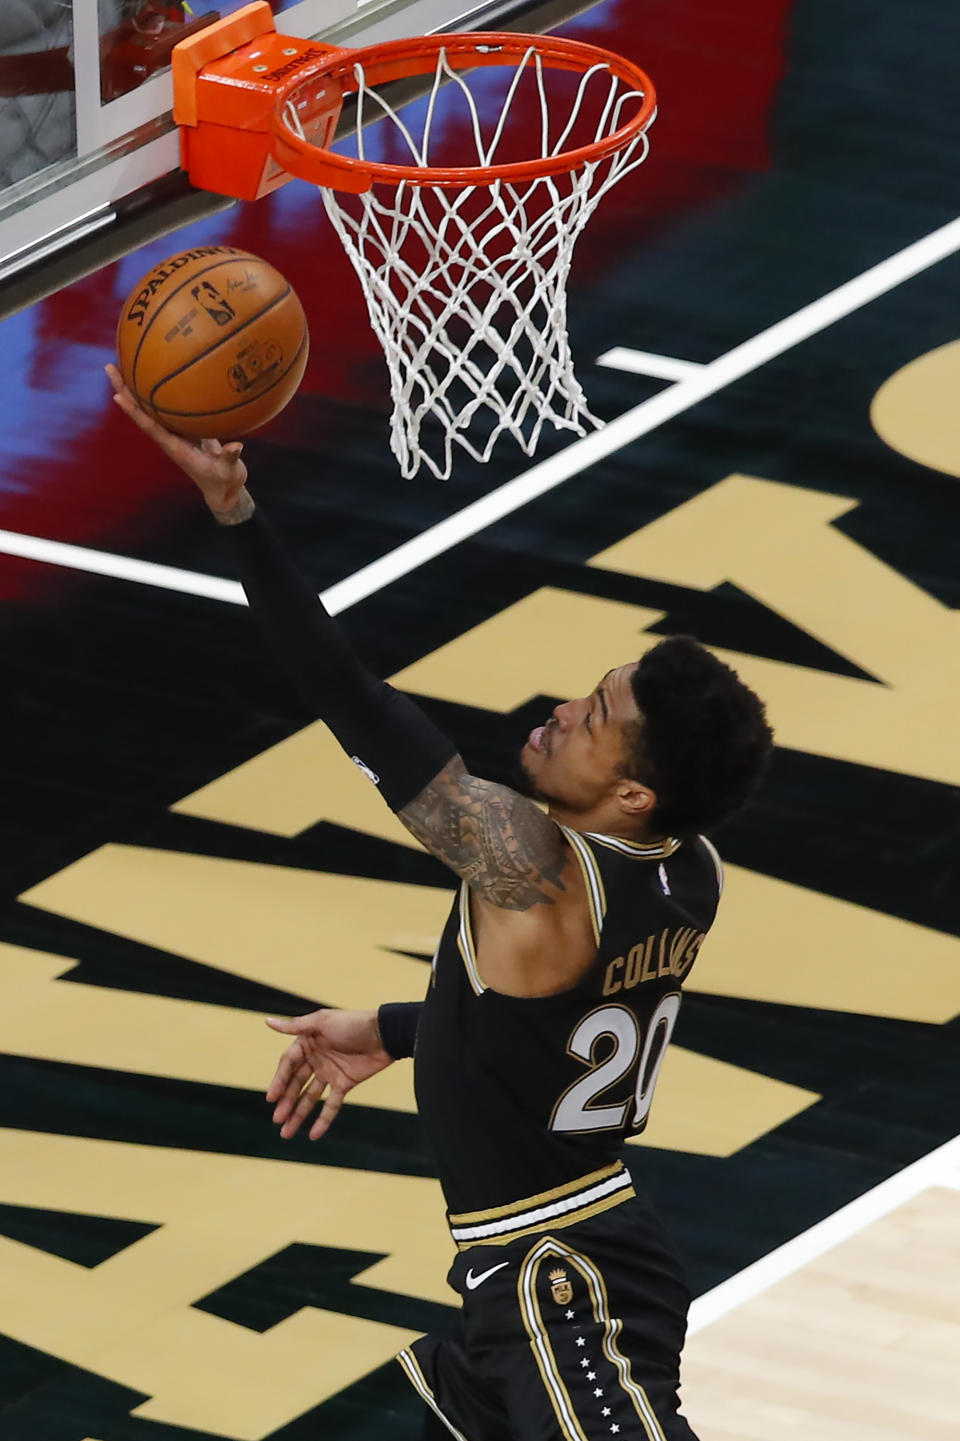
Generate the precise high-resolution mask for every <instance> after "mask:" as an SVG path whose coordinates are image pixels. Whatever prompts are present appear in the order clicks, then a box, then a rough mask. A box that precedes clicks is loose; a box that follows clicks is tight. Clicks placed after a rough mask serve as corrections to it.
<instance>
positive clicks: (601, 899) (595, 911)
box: [560, 826, 607, 946]
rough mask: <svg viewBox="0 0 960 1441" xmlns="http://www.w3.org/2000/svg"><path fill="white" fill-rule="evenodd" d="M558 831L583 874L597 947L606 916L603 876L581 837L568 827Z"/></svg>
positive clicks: (595, 859)
mask: <svg viewBox="0 0 960 1441" xmlns="http://www.w3.org/2000/svg"><path fill="white" fill-rule="evenodd" d="M560 829H561V830H562V831H563V834H564V835H565V836H566V838H567V840H568V841H569V842H570V844H571V846H573V852H574V855H575V856H576V858H577V860H578V861H579V862H580V869H581V871H582V872H583V884H584V888H585V890H586V893H587V902H588V904H589V906H590V921H591V924H592V925H593V938H594V940H595V941H596V943H597V945H598V946H599V944H600V932H601V931H602V930H603V921H604V917H605V916H606V914H607V893H606V891H605V890H604V886H603V876H602V875H601V874H600V867H599V865H598V864H597V858H596V856H595V855H594V854H593V851H592V850H591V849H590V847H589V846H588V845H587V843H586V841H585V840H584V839H583V836H582V835H580V833H579V832H578V831H572V830H571V829H570V828H569V826H561V827H560Z"/></svg>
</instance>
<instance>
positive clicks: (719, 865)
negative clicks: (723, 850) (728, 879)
mask: <svg viewBox="0 0 960 1441" xmlns="http://www.w3.org/2000/svg"><path fill="white" fill-rule="evenodd" d="M700 839H701V841H702V842H703V844H704V847H705V848H706V851H707V855H708V856H709V857H710V859H711V860H712V861H713V868H714V870H715V871H716V873H717V900H718V901H719V899H720V897H721V896H722V895H723V861H722V860H721V859H720V856H719V853H718V851H717V848H716V846H715V845H714V844H713V842H712V841H708V840H707V838H706V836H701V837H700Z"/></svg>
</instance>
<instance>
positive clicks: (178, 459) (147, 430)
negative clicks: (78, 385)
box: [105, 365, 247, 512]
mask: <svg viewBox="0 0 960 1441" xmlns="http://www.w3.org/2000/svg"><path fill="white" fill-rule="evenodd" d="M105 369H106V372H107V375H108V376H109V378H110V384H111V385H112V386H113V399H114V401H115V403H116V404H117V405H118V406H119V408H120V409H121V410H122V411H123V413H124V415H128V416H129V417H130V419H131V420H132V421H133V423H134V425H136V426H138V427H139V428H140V430H142V431H143V433H144V435H148V436H149V437H150V439H151V440H152V441H154V443H155V444H156V445H159V447H160V449H161V450H162V451H163V452H164V454H165V455H168V456H169V457H170V459H171V460H172V461H173V462H174V464H176V465H179V467H180V469H181V470H182V471H185V472H186V474H187V475H188V476H189V477H190V479H191V480H192V481H193V483H194V485H196V486H197V487H198V488H199V490H200V491H201V493H202V495H203V498H204V500H205V501H206V502H207V505H208V506H209V507H210V509H211V510H213V511H220V512H224V511H229V510H233V509H234V508H235V507H236V505H237V503H238V502H239V500H240V497H241V494H242V492H243V488H244V486H245V485H246V482H247V467H246V466H245V465H244V463H243V461H242V460H241V459H240V453H241V451H242V450H243V445H242V444H241V443H240V441H239V440H231V441H228V442H227V444H226V445H221V444H220V441H219V440H200V441H197V442H194V441H192V440H186V439H184V437H183V436H182V435H174V433H173V431H172V430H167V429H166V427H165V426H162V425H161V424H160V423H159V421H156V420H154V419H153V417H152V416H150V415H148V414H147V412H146V411H145V410H144V409H143V407H142V406H141V405H139V404H138V402H137V400H136V398H135V396H134V395H133V392H132V391H130V390H129V389H128V388H127V386H126V385H125V384H124V381H123V376H122V375H121V374H120V372H119V370H118V369H117V367H116V366H115V365H108V366H106V367H105Z"/></svg>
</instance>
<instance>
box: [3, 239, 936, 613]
mask: <svg viewBox="0 0 960 1441" xmlns="http://www.w3.org/2000/svg"><path fill="white" fill-rule="evenodd" d="M957 250H960V218H958V219H956V220H951V221H949V222H948V223H947V224H946V225H943V226H941V227H940V229H939V230H934V231H932V232H931V233H930V234H929V235H925V236H924V237H923V238H922V239H921V240H917V241H914V242H913V244H912V245H908V246H906V247H905V248H904V249H903V250H900V251H898V252H897V253H896V254H895V255H891V256H889V257H888V258H887V259H886V260H882V261H880V263H879V264H878V265H874V266H871V267H870V269H869V270H865V271H864V272H863V273H862V274H861V275H858V276H855V277H854V279H853V280H848V281H846V282H845V283H844V284H843V285H840V286H838V287H837V289H836V290H831V291H830V292H829V294H827V295H824V296H822V297H821V298H820V299H819V300H815V301H813V302H812V303H811V304H810V305H805V306H803V307H802V308H801V309H800V310H797V311H795V312H794V314H793V315H788V316H787V317H786V319H784V320H779V321H777V323H776V324H775V325H771V326H770V327H769V328H768V329H767V330H762V331H761V332H760V333H759V335H755V336H753V337H752V339H750V340H746V341H744V342H743V344H742V345H737V346H734V348H733V349H732V350H728V351H727V353H726V354H725V355H721V356H719V357H718V358H717V359H716V360H712V361H710V362H709V364H707V365H702V366H699V367H698V368H697V369H696V370H695V371H694V372H693V373H692V374H690V375H689V376H687V378H686V379H685V380H679V381H677V382H676V383H675V384H674V385H671V386H669V387H668V388H667V389H666V390H663V391H661V392H660V393H659V394H658V395H654V396H651V397H650V398H649V399H648V400H644V401H641V403H640V404H639V405H635V406H634V407H633V408H632V409H631V410H627V411H625V412H624V414H623V415H620V416H618V417H617V418H616V420H612V421H610V422H609V424H607V425H605V426H604V428H603V429H602V430H598V431H594V432H593V433H592V434H590V435H587V436H584V438H583V439H582V440H577V441H574V443H573V444H572V445H569V446H567V447H566V449H565V450H562V451H560V452H559V453H558V454H557V455H553V456H550V457H549V459H547V460H544V461H541V462H540V463H539V464H538V465H534V466H532V467H531V468H530V469H529V470H527V471H524V472H523V474H522V475H518V476H516V477H515V478H514V479H513V480H509V481H507V482H506V484H505V485H501V486H499V487H498V488H497V489H496V490H494V491H491V493H490V494H489V495H485V496H483V497H482V498H481V499H480V500H477V501H474V502H473V504H472V505H467V506H464V508H463V509H462V510H459V511H457V513H456V514H455V515H451V516H448V517H447V519H446V520H442V521H440V522H439V523H438V524H437V525H434V526H431V527H430V528H429V530H425V531H423V532H422V533H421V534H420V535H417V536H414V537H413V538H412V539H411V540H408V541H406V542H404V544H403V545H399V546H397V547H396V549H395V550H391V551H388V552H387V554H386V555H382V556H380V557H379V559H377V560H375V561H371V563H370V564H369V565H366V566H364V567H363V568H362V569H361V570H358V571H357V572H356V573H355V574H354V575H351V576H347V577H346V579H344V580H341V581H338V582H337V583H336V584H335V585H332V586H330V587H329V589H327V590H325V591H324V592H323V593H322V598H323V600H324V603H325V604H326V606H327V608H328V609H329V610H330V612H331V613H332V614H333V615H338V614H339V613H340V612H341V611H344V610H347V609H348V608H349V607H350V606H352V605H356V604H357V603H358V601H361V600H365V599H366V598H367V596H370V595H374V594H375V593H376V592H377V591H378V590H382V589H383V588H384V586H387V585H390V584H391V582H393V581H395V580H399V579H400V577H401V576H404V575H408V574H409V573H410V572H411V571H413V570H416V569H417V568H418V566H421V565H424V564H425V563H426V562H427V561H429V560H433V559H434V558H435V557H436V556H438V555H442V554H443V553H444V551H447V550H450V549H451V548H452V547H453V546H455V545H458V544H459V543H460V542H461V541H464V540H468V539H469V538H470V537H471V536H474V535H476V534H477V533H478V531H481V530H485V529H486V527H487V526H489V525H493V523H494V522H495V521H498V520H502V519H503V517H504V516H507V515H511V514H512V513H513V511H515V510H519V508H520V507H521V506H522V505H526V504H527V503H528V502H529V501H531V500H535V499H536V498H537V497H538V496H541V495H545V494H546V493H547V492H548V491H550V490H553V489H555V488H556V487H557V486H558V485H562V484H563V483H564V481H567V480H570V479H572V477H573V476H575V475H579V474H581V472H583V471H584V470H587V469H588V468H589V467H590V466H591V465H595V464H596V462H597V461H598V460H602V459H603V458H604V457H605V456H608V455H613V454H614V453H615V452H616V451H618V450H621V449H622V448H623V447H624V446H626V445H630V444H632V443H633V441H635V440H639V439H640V438H641V436H644V435H649V434H650V432H651V431H653V430H656V429H657V427H658V426H660V425H664V424H665V423H666V422H667V421H668V420H673V419H674V417H675V416H677V415H681V414H682V413H683V412H684V411H685V410H689V409H690V408H691V407H692V406H694V405H696V404H697V403H698V402H699V401H701V400H705V399H706V398H707V396H710V395H715V394H716V393H717V391H719V390H724V389H725V388H726V387H727V386H728V385H732V384H733V382H734V381H736V380H740V379H742V378H743V376H745V375H749V374H750V373H751V371H754V370H758V369H759V368H760V366H762V365H765V364H766V363H767V361H770V360H773V359H775V358H776V357H777V356H779V355H783V354H784V353H785V352H786V351H788V350H791V349H792V348H793V347H794V346H795V345H799V344H800V343H801V342H802V341H804V340H809V339H810V337H811V336H813V335H816V334H817V333H818V332H819V331H821V330H825V329H826V328H827V327H828V326H830V325H833V324H835V323H836V322H837V321H838V320H842V319H843V318H844V317H845V316H847V315H850V314H852V313H853V311H855V310H859V309H860V308H861V307H862V306H864V305H867V304H869V302H870V301H872V300H876V299H878V297H879V296H881V295H885V294H886V293H887V291H889V290H893V289H894V288H895V287H896V286H898V285H902V284H903V282H904V281H905V280H910V279H912V277H913V276H915V275H919V274H920V272H921V271H923V270H927V269H928V268H929V267H930V266H931V265H936V264H937V262H938V261H941V260H945V259H946V257H947V256H948V255H952V254H954V253H955V252H956V251H957ZM687 363H689V362H687ZM3 551H6V553H7V554H8V555H21V556H27V558H28V559H30V560H37V561H43V562H45V563H46V564H49V565H60V566H66V567H68V568H69V569H72V570H86V571H90V572H92V573H93V574H95V575H107V576H115V577H116V578H117V579H119V580H132V581H136V582H138V583H139V584H141V585H153V586H161V587H163V588H164V589H166V590H179V591H182V592H183V593H184V594H186V595H202V596H208V597H212V598H213V599H216V600H224V601H229V602H232V603H233V604H239V605H242V604H244V600H243V597H242V593H240V594H239V595H238V591H239V589H240V588H239V586H236V585H235V584H234V583H233V582H230V581H225V580H222V579H221V578H219V577H217V576H212V575H203V574H200V573H198V572H194V571H182V570H176V569H174V568H173V567H169V566H160V565H154V564H153V563H151V562H149V561H141V560H135V559H132V558H130V557H127V556H118V555H111V554H109V553H108V552H106V551H97V550H87V549H85V548H83V547H81V546H71V545H64V544H62V543H61V542H59V541H50V540H43V539H42V538H41V537H39V536H25V535H14V534H13V533H12V532H10V531H2V532H0V552H3Z"/></svg>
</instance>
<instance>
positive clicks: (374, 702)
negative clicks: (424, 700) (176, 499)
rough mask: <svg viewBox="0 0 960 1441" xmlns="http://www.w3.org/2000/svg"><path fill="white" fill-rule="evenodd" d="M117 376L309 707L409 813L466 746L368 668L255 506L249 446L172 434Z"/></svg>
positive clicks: (131, 411) (121, 397) (117, 387)
mask: <svg viewBox="0 0 960 1441" xmlns="http://www.w3.org/2000/svg"><path fill="white" fill-rule="evenodd" d="M108 374H109V375H110V380H111V383H112V384H113V387H114V392H115V397H116V400H117V404H118V405H119V407H120V408H121V410H123V411H124V413H125V414H127V415H129V416H130V419H131V420H132V421H133V422H134V424H135V425H137V426H138V428H139V429H140V430H142V431H143V432H144V434H146V435H147V436H149V437H150V439H151V440H153V441H154V442H155V443H156V444H157V445H158V446H159V447H160V449H161V450H162V451H163V452H164V453H165V454H166V455H168V456H169V457H170V459H171V460H172V461H174V463H175V464H176V465H178V466H180V468H181V470H183V471H184V472H185V473H186V474H187V475H188V476H189V477H190V479H191V480H192V481H193V482H194V484H195V485H196V486H197V487H198V489H199V490H200V491H201V493H202V495H203V498H204V500H205V501H206V503H207V505H208V506H209V508H210V510H211V511H213V513H214V515H215V516H216V518H217V520H218V521H219V522H220V524H221V526H222V527H223V533H224V537H225V540H226V544H227V545H228V546H229V548H230V549H231V551H232V552H233V561H234V565H235V567H236V570H237V573H238V574H239V576H240V580H241V583H242V585H243V588H244V591H245V592H246V596H247V600H248V601H249V603H250V610H251V612H252V614H253V617H254V620H255V621H256V623H257V625H258V627H259V629H260V631H261V633H262V635H263V637H264V640H265V641H266V644H267V648H268V650H269V651H270V653H271V655H272V656H273V658H274V659H275V660H276V661H277V662H279V664H280V666H281V667H282V669H283V670H285V671H286V672H287V675H288V676H289V678H290V680H291V681H292V682H293V685H294V687H295V688H296V690H297V691H298V692H299V694H300V697H301V700H302V701H303V702H304V704H305V705H306V706H307V707H308V709H309V710H310V712H311V713H312V714H313V715H315V716H318V717H319V718H320V719H321V720H323V721H325V722H326V724H327V725H328V726H329V727H330V729H331V730H332V731H333V733H334V735H335V736H336V737H337V740H338V741H339V742H340V744H341V745H342V746H343V749H344V750H345V751H346V753H347V755H348V756H349V757H350V758H351V760H353V761H355V762H356V763H357V764H358V765H360V766H361V768H362V769H363V770H364V772H365V773H366V774H367V775H368V776H370V777H371V779H373V780H374V782H375V784H376V785H377V786H379V788H380V793H381V795H382V796H383V798H384V800H385V801H386V802H387V804H388V805H389V806H390V808H391V809H392V810H394V811H399V810H401V809H402V807H403V806H405V805H406V804H407V802H408V801H410V800H412V799H413V798H414V797H415V796H417V795H418V794H419V793H420V791H422V790H423V788H424V786H425V785H426V784H427V782H428V781H430V780H431V779H432V778H433V777H434V776H436V775H438V774H439V772H440V771H442V770H443V768H444V766H445V765H446V764H447V762H448V761H450V760H451V759H452V758H453V757H454V756H455V755H456V750H457V748H456V746H455V745H454V744H453V742H452V741H451V740H450V739H449V737H448V736H445V735H444V734H443V733H442V732H441V731H440V730H438V729H437V727H436V726H435V725H434V724H433V723H432V722H431V721H430V719H429V718H428V717H427V716H426V715H425V714H424V713H423V711H422V710H420V708H419V707H418V706H417V705H415V703H414V702H413V701H412V700H411V699H410V697H409V696H406V695H404V694H403V692H402V691H397V690H394V688H393V687H392V686H390V685H388V684H387V682H385V681H382V680H379V679H378V678H377V677H376V676H375V675H372V674H371V673H370V671H368V670H367V669H366V667H365V666H364V665H363V664H362V663H361V661H360V660H359V658H358V656H357V655H356V653H355V651H354V649H353V647H352V646H351V644H350V641H349V639H348V637H347V636H346V635H345V634H344V632H343V630H342V629H341V627H340V626H339V625H338V624H337V622H336V621H335V620H334V619H333V617H332V616H331V615H330V614H329V613H328V612H327V610H326V608H325V606H324V605H323V603H322V601H321V600H320V597H319V596H318V595H317V594H316V591H315V590H313V589H312V587H311V586H310V585H308V584H307V582H306V581H305V580H304V578H303V577H302V576H301V575H300V574H299V573H298V572H297V570H296V568H295V567H294V566H293V565H292V564H291V561H290V558H289V556H288V555H287V554H286V550H285V548H284V546H283V544H282V542H281V541H280V539H279V537H278V536H277V535H275V533H274V532H273V530H272V528H271V526H270V525H269V523H268V521H267V519H266V517H265V516H264V515H263V512H262V510H260V509H259V508H258V507H256V506H254V503H253V501H252V499H251V498H250V496H249V495H248V493H247V491H246V489H245V481H246V468H245V466H244V464H243V462H242V460H241V459H240V450H239V446H237V445H235V444H232V445H226V446H221V445H220V444H219V443H218V442H217V441H206V440H204V441H202V442H201V443H200V444H199V445H194V444H192V443H191V442H190V441H187V440H184V439H182V438H181V437H180V436H176V435H173V434H171V432H170V431H168V430H165V429H164V427H163V426H161V425H158V424H157V422H156V421H155V420H152V419H151V417H150V416H148V415H147V414H146V412H145V411H144V410H143V409H142V408H141V407H140V406H139V405H138V404H137V402H136V400H135V399H134V397H133V396H132V395H131V393H130V392H129V390H127V388H126V387H125V386H124V384H123V381H122V379H121V377H120V375H119V372H118V371H117V370H116V368H115V367H113V366H110V367H108Z"/></svg>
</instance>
